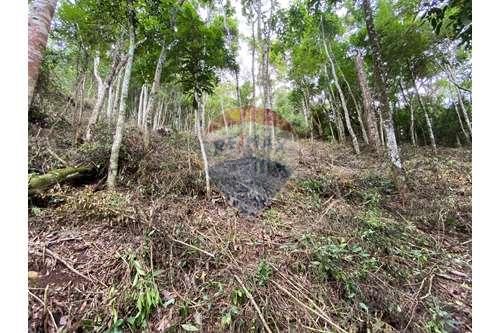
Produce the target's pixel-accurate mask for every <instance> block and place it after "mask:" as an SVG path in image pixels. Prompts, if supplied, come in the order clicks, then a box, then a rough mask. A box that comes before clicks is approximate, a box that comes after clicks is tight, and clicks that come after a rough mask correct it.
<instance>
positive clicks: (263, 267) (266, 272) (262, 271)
mask: <svg viewBox="0 0 500 333" xmlns="http://www.w3.org/2000/svg"><path fill="white" fill-rule="evenodd" d="M272 274H273V268H272V267H271V265H269V264H268V263H267V262H266V261H265V260H262V261H260V262H259V266H258V267H257V274H256V276H255V279H256V280H257V285H258V286H260V287H264V286H266V285H267V283H268V282H269V279H270V278H271V275H272Z"/></svg>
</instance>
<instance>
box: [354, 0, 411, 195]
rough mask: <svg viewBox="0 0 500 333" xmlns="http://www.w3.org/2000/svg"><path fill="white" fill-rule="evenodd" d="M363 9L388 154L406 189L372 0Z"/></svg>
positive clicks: (364, 3)
mask: <svg viewBox="0 0 500 333" xmlns="http://www.w3.org/2000/svg"><path fill="white" fill-rule="evenodd" d="M363 11H364V19H365V22H366V28H367V30H368V37H369V40H370V47H371V51H372V57H373V76H374V79H375V86H376V87H377V92H378V97H379V102H380V110H381V114H382V117H383V119H384V130H385V136H386V141H387V150H388V155H389V159H390V161H391V164H392V170H393V175H394V179H395V182H396V185H397V186H398V188H399V189H400V190H401V191H404V190H405V189H406V179H405V175H404V170H403V162H402V161H401V157H400V155H399V149H398V144H397V141H396V133H395V130H394V122H393V120H392V113H391V110H390V106H389V100H388V98H387V92H386V90H385V89H386V82H385V81H386V80H385V75H386V74H385V69H384V63H383V61H382V54H381V51H380V44H379V37H378V34H377V31H376V30H375V25H374V23H373V14H372V9H371V4H370V0H363Z"/></svg>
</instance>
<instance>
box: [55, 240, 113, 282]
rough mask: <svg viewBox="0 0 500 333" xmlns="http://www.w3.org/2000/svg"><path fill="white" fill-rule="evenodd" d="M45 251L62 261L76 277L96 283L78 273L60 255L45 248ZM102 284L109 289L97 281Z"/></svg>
mask: <svg viewBox="0 0 500 333" xmlns="http://www.w3.org/2000/svg"><path fill="white" fill-rule="evenodd" d="M45 251H46V252H47V253H48V254H50V255H51V256H52V257H53V258H54V259H56V260H58V261H60V262H61V263H62V264H63V265H64V266H66V267H67V268H68V269H69V270H70V271H72V272H73V273H75V274H76V275H78V276H80V277H82V278H84V279H85V280H87V281H90V282H92V283H95V281H94V280H93V279H91V278H89V277H88V276H85V275H83V274H82V273H80V272H79V271H77V270H76V269H75V268H73V266H71V265H70V264H68V263H67V262H66V261H65V260H64V259H63V258H61V257H59V255H57V254H55V253H54V252H52V251H51V250H49V249H48V248H45ZM97 281H98V282H99V283H100V284H102V285H103V286H104V287H106V288H107V287H108V286H107V285H105V284H104V282H102V281H100V280H97Z"/></svg>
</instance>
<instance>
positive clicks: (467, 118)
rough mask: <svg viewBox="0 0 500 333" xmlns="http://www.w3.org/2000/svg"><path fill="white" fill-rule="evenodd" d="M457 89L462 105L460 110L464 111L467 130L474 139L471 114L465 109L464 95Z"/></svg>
mask: <svg viewBox="0 0 500 333" xmlns="http://www.w3.org/2000/svg"><path fill="white" fill-rule="evenodd" d="M455 88H456V90H457V96H458V103H459V104H460V109H461V110H462V114H463V116H464V120H465V124H466V125H467V128H468V129H469V133H470V136H471V137H472V124H471V121H470V120H469V114H468V113H467V110H466V109H465V106H464V101H463V99H462V93H461V92H460V89H458V88H457V87H455Z"/></svg>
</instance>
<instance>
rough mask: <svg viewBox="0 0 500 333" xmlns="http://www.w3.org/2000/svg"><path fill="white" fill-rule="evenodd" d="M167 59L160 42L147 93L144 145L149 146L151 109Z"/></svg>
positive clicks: (163, 43) (154, 105)
mask: <svg viewBox="0 0 500 333" xmlns="http://www.w3.org/2000/svg"><path fill="white" fill-rule="evenodd" d="M166 59H167V46H166V43H165V42H162V45H161V51H160V56H159V57H158V62H157V64H156V71H155V77H154V80H153V86H152V87H151V93H150V95H149V101H148V106H147V108H146V114H145V117H146V126H144V147H145V148H146V149H147V148H149V141H150V138H149V137H150V131H149V129H150V128H151V121H152V113H153V112H152V110H153V109H154V108H155V107H156V100H157V99H158V90H159V89H160V81H161V73H162V71H163V66H164V65H165V60H166Z"/></svg>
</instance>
